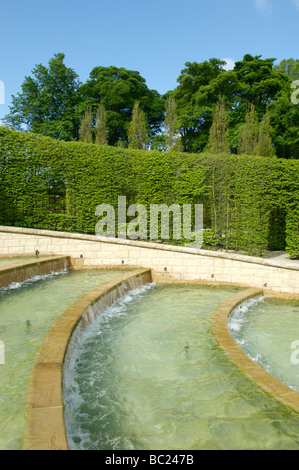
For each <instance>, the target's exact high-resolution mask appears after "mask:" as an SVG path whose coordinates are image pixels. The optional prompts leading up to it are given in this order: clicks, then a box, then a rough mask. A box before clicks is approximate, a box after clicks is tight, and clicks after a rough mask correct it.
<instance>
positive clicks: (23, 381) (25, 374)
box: [0, 270, 124, 450]
mask: <svg viewBox="0 0 299 470" xmlns="http://www.w3.org/2000/svg"><path fill="white" fill-rule="evenodd" d="M123 272H124V271H123V270H121V271H120V270H111V271H102V270H87V271H64V272H62V273H53V274H51V275H48V276H37V277H35V278H33V279H31V280H29V281H25V282H22V283H14V284H12V285H10V286H8V287H6V288H1V289H0V341H2V343H4V347H5V364H0V423H1V434H0V449H2V450H3V449H14V450H18V449H21V448H22V445H23V437H24V428H25V411H26V400H27V390H28V385H29V380H30V374H31V371H32V368H33V364H34V359H35V356H36V354H37V352H38V349H39V347H40V346H41V344H42V342H43V339H44V337H45V335H46V334H47V332H48V330H49V329H50V327H51V326H52V325H53V323H54V322H55V320H56V319H57V318H58V317H59V316H60V315H61V314H62V313H63V312H64V310H66V309H67V308H68V307H69V306H70V305H71V304H72V303H73V302H75V301H76V300H77V299H78V298H79V297H80V296H81V295H83V294H85V293H86V292H88V291H89V290H90V289H92V288H93V287H95V286H97V285H99V284H101V283H103V282H105V281H107V280H109V279H111V278H113V277H116V276H118V275H120V274H122V273H123Z"/></svg>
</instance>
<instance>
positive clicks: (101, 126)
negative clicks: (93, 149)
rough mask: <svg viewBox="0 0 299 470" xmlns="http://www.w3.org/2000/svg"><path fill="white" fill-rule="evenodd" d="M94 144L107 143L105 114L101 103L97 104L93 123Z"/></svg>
mask: <svg viewBox="0 0 299 470" xmlns="http://www.w3.org/2000/svg"><path fill="white" fill-rule="evenodd" d="M95 143H96V144H97V145H105V144H106V143H107V113H106V110H105V107H104V105H103V104H102V103H100V104H99V106H98V109H97V115H96V123H95Z"/></svg>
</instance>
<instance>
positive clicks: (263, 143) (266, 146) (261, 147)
mask: <svg viewBox="0 0 299 470" xmlns="http://www.w3.org/2000/svg"><path fill="white" fill-rule="evenodd" d="M271 131H272V128H271V123H270V115H269V109H267V112H266V114H264V117H263V119H262V121H261V123H260V126H259V135H258V141H257V146H256V155H260V156H261V157H274V156H275V149H274V146H273V142H272V138H271Z"/></svg>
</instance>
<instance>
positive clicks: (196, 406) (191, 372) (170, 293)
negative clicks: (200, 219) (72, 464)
mask: <svg viewBox="0 0 299 470" xmlns="http://www.w3.org/2000/svg"><path fill="white" fill-rule="evenodd" d="M237 291H238V290H237V289H236V288H234V287H214V286H211V287H209V286H177V285H176V286H166V285H162V286H156V285H152V284H149V285H147V286H143V287H141V288H139V289H137V290H135V291H133V292H130V293H129V294H128V295H126V296H125V297H124V298H123V299H120V300H119V301H117V302H115V303H114V304H113V305H112V306H111V307H109V308H107V309H106V310H105V311H104V312H103V313H102V314H101V315H99V316H98V317H97V318H96V319H95V320H94V321H93V322H92V323H91V324H90V325H89V326H88V327H87V329H86V330H85V332H84V333H82V335H80V341H79V342H77V343H76V342H75V341H74V342H72V344H71V346H70V351H72V353H71V354H70V358H69V359H68V361H67V362H66V365H65V371H64V402H65V422H66V428H67V436H68V441H69V446H70V448H71V449H81V450H85V449H92V450H97V449H105V450H108V449H109V450H111V449H112V450H121V449H124V450H131V449H132V450H140V449H146V450H184V449H185V450H186V449H187V450H194V449H203V450H219V449H224V450H230V449H233V450H237V449H239V450H240V449H251V450H253V449H260V450H264V449H265V450H270V449H297V450H298V449H299V435H298V429H299V416H298V415H297V414H296V413H294V412H292V411H291V410H290V409H288V408H286V407H285V406H284V405H282V404H281V403H280V402H278V401H277V400H276V399H274V398H273V397H271V396H270V395H268V394H266V393H265V392H264V391H263V390H262V389H260V388H259V387H258V386H257V385H256V384H255V383H254V382H253V381H251V380H250V379H248V378H247V377H246V376H245V375H244V374H243V373H242V372H241V371H240V370H239V369H238V368H237V367H235V366H234V365H233V364H232V363H231V362H230V361H229V360H228V359H227V358H226V356H225V355H224V354H223V352H222V350H221V349H220V348H219V347H218V345H217V342H216V340H215V338H214V336H213V334H212V331H211V322H210V316H211V313H212V311H213V309H214V308H215V307H216V306H217V304H218V303H219V302H221V301H222V300H223V299H224V298H226V297H228V296H230V295H232V294H233V293H235V292H237Z"/></svg>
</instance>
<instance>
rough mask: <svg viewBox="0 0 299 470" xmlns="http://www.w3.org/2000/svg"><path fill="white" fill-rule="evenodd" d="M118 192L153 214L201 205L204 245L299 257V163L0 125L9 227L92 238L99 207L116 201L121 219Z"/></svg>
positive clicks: (4, 219) (1, 196)
mask: <svg viewBox="0 0 299 470" xmlns="http://www.w3.org/2000/svg"><path fill="white" fill-rule="evenodd" d="M118 196H126V199H127V207H128V206H129V205H131V204H134V203H139V204H143V205H145V206H146V208H147V209H148V210H149V207H150V204H167V205H168V206H170V205H171V204H174V203H177V204H180V205H181V206H182V204H191V205H192V206H194V205H195V204H203V206H204V227H205V228H206V229H209V231H207V232H205V236H204V240H205V248H209V247H211V248H213V249H218V248H221V249H225V250H235V251H238V252H242V253H246V254H251V255H263V254H265V252H266V251H267V250H284V249H286V251H287V252H288V253H289V254H290V256H291V257H292V258H296V257H298V256H299V230H298V227H299V161H298V160H284V159H277V158H263V157H252V156H237V155H217V156H215V155H208V154H186V153H162V152H156V151H150V152H145V151H142V150H141V151H138V150H127V149H120V148H115V147H110V146H107V145H104V146H96V145H92V144H83V143H79V142H62V141H57V140H54V139H51V138H48V137H42V136H38V135H35V134H30V133H25V132H17V131H12V130H9V129H6V128H4V127H0V224H1V225H11V226H20V227H31V228H42V229H50V230H58V231H70V232H79V233H87V234H88V233H90V234H94V233H95V226H96V224H97V222H98V220H99V218H98V217H96V216H95V209H96V207H97V206H98V205H99V204H102V203H108V204H111V205H113V206H114V208H115V210H116V217H117V204H118ZM148 232H149V231H148ZM165 241H166V242H167V243H173V244H178V243H180V244H184V243H185V242H186V240H184V239H183V238H182V239H181V240H174V239H171V240H165ZM162 242H163V240H162Z"/></svg>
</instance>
